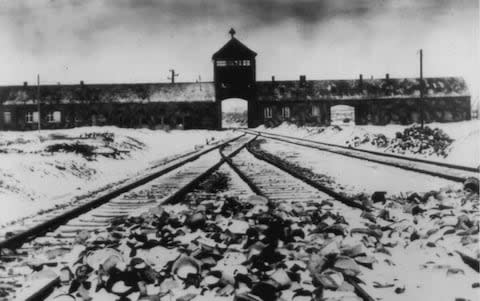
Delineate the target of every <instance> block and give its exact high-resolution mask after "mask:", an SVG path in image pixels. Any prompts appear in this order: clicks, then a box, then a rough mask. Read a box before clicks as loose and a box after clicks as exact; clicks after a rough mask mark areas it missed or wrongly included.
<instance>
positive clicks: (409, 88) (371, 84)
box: [257, 77, 469, 101]
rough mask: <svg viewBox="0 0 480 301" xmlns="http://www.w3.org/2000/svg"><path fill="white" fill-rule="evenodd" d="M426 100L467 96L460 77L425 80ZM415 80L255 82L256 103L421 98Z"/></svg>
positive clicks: (417, 83) (466, 89)
mask: <svg viewBox="0 0 480 301" xmlns="http://www.w3.org/2000/svg"><path fill="white" fill-rule="evenodd" d="M424 82H425V95H424V96H425V97H448V96H469V92H468V88H467V85H466V83H465V80H464V79H463V78H461V77H441V78H438V77H435V78H425V79H424ZM419 88H420V80H419V79H418V78H391V79H363V81H362V84H360V81H359V80H309V81H305V82H304V83H301V82H300V81H275V82H272V81H268V82H267V81H263V82H257V96H258V100H259V101H277V100H278V101H281V100H329V99H332V100H334V99H339V100H340V99H344V100H349V99H352V100H354V99H391V98H417V97H419V96H420V89H419Z"/></svg>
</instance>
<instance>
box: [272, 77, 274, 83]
mask: <svg viewBox="0 0 480 301" xmlns="http://www.w3.org/2000/svg"><path fill="white" fill-rule="evenodd" d="M274 82H275V76H274V75H272V83H274Z"/></svg>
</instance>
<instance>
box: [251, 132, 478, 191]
mask: <svg viewBox="0 0 480 301" xmlns="http://www.w3.org/2000/svg"><path fill="white" fill-rule="evenodd" d="M242 131H243V132H245V133H249V134H253V135H259V136H262V137H264V138H267V139H273V140H276V141H280V142H284V143H288V144H293V145H298V146H302V147H307V148H312V149H317V150H319V151H325V152H330V153H334V154H338V155H342V156H347V157H350V158H355V159H359V160H365V161H370V162H374V163H379V164H384V165H388V166H393V167H397V168H401V169H404V170H409V171H414V172H418V173H423V174H427V175H431V176H436V177H440V178H444V179H447V180H450V181H455V182H462V183H463V182H464V181H465V180H466V179H467V178H469V177H476V178H478V176H479V173H480V170H479V168H478V167H467V166H461V165H455V164H448V163H442V162H436V161H429V160H423V159H417V158H409V157H405V156H400V155H395V154H388V153H381V152H375V151H370V150H363V149H358V148H349V147H345V146H340V145H335V144H329V143H324V142H318V141H313V140H308V139H304V138H297V137H291V136H286V135H280V134H273V133H267V132H263V131H257V130H251V129H248V130H245V129H244V130H242Z"/></svg>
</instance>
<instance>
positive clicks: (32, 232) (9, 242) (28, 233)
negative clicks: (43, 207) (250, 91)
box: [0, 135, 242, 258]
mask: <svg viewBox="0 0 480 301" xmlns="http://www.w3.org/2000/svg"><path fill="white" fill-rule="evenodd" d="M240 137H242V135H241V136H237V137H235V138H233V139H230V140H228V141H225V142H223V143H220V144H218V145H216V146H213V147H211V148H209V149H206V150H203V151H200V152H199V153H197V154H195V155H193V156H191V157H188V158H186V159H184V160H181V161H180V162H178V163H175V164H173V165H171V166H168V167H166V168H164V169H162V170H159V171H157V172H154V173H152V174H149V175H147V176H145V177H142V178H141V179H139V180H137V181H134V182H133V183H129V184H127V185H124V186H121V187H119V188H118V189H115V190H113V191H110V192H108V193H106V194H104V195H102V196H99V197H97V198H95V199H93V200H91V201H89V202H87V203H85V204H82V205H80V206H78V207H76V208H73V209H71V210H68V211H66V212H64V213H62V214H60V215H57V216H55V217H53V218H51V219H48V220H47V221H45V222H42V223H40V224H37V225H35V226H34V227H31V228H29V229H27V230H25V231H22V232H20V233H17V234H15V235H13V236H11V237H9V238H7V239H5V240H3V241H0V250H1V249H3V248H10V249H14V248H17V247H20V246H21V245H22V244H24V243H25V242H27V241H30V240H31V239H33V238H35V237H37V236H39V235H42V234H44V233H46V232H48V231H50V230H51V229H52V228H55V227H57V226H59V225H62V224H64V223H65V222H66V221H68V220H71V219H73V218H75V217H77V216H79V215H80V214H83V213H85V212H88V211H90V210H92V209H94V208H96V207H99V206H100V205H103V204H105V203H107V202H108V201H110V200H111V199H113V198H116V197H118V196H120V195H121V194H123V193H125V192H128V191H130V190H132V189H134V188H137V187H139V186H141V185H144V184H146V183H148V182H150V181H152V180H154V179H156V178H158V177H160V176H162V175H164V174H166V173H168V172H170V171H172V170H175V169H177V168H179V167H181V166H183V165H185V164H187V163H189V162H192V161H195V160H197V159H198V158H200V157H201V156H203V155H205V154H207V153H209V152H211V151H213V150H215V149H218V148H220V147H222V146H224V145H226V144H228V143H230V142H233V141H235V140H237V139H239V138H240ZM0 258H1V257H0Z"/></svg>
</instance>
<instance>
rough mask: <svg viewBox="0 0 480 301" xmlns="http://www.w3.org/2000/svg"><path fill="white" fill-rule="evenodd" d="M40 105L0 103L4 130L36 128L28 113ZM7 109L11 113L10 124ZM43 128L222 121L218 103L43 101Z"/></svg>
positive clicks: (205, 125)
mask: <svg viewBox="0 0 480 301" xmlns="http://www.w3.org/2000/svg"><path fill="white" fill-rule="evenodd" d="M37 110H38V108H37V105H35V104H28V105H18V104H15V105H3V106H0V129H2V130H34V129H37V128H38V125H37V122H31V123H28V122H26V119H25V116H26V115H27V113H28V112H36V111H37ZM54 111H59V112H60V116H61V118H60V121H59V122H49V121H48V120H47V116H48V113H49V112H54ZM4 112H10V114H11V122H10V123H6V122H5V120H4V116H5V115H4ZM40 112H41V114H40V116H41V127H42V128H43V129H57V128H72V127H75V126H87V125H115V126H119V127H131V128H136V127H148V128H152V129H153V128H158V127H162V126H169V127H179V126H180V125H181V127H183V128H185V129H192V128H195V129H215V128H216V126H217V123H218V120H217V118H218V116H217V112H216V104H215V103H214V102H210V101H208V102H155V103H90V104H87V103H74V104H42V106H41V108H40Z"/></svg>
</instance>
